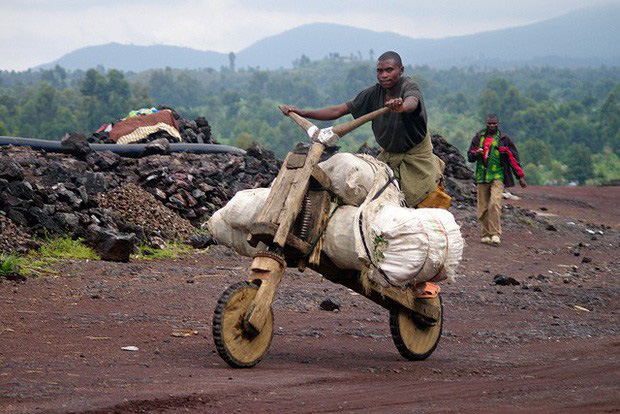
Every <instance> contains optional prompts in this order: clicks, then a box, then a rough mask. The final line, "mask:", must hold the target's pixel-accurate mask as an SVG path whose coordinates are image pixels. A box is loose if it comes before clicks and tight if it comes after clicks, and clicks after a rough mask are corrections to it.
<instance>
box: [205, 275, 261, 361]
mask: <svg viewBox="0 0 620 414" xmlns="http://www.w3.org/2000/svg"><path fill="white" fill-rule="evenodd" d="M256 292H258V286H257V285H255V284H253V283H250V282H239V283H235V284H234V285H232V286H230V287H229V288H228V289H226V290H225V291H224V293H222V296H221V297H220V299H219V300H218V301H217V306H216V307H215V312H214V313H213V340H214V342H215V347H216V349H217V352H218V353H219V354H220V356H221V357H222V359H223V360H224V361H226V363H227V364H228V365H230V366H231V367H233V368H251V367H253V366H254V365H256V364H258V363H259V362H260V360H261V359H262V358H263V356H265V354H266V353H267V350H268V349H269V345H271V338H272V337H273V312H271V309H270V310H269V317H267V321H266V323H265V326H264V327H263V329H262V330H261V331H260V332H259V333H256V332H255V331H253V330H251V329H248V328H247V323H246V322H245V321H244V316H245V313H246V311H247V310H248V307H249V306H250V304H251V303H252V301H253V300H254V297H255V296H256Z"/></svg>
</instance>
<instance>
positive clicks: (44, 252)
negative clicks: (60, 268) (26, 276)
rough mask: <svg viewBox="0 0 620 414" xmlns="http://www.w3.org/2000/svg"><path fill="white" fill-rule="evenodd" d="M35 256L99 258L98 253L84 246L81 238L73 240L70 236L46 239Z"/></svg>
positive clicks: (47, 257)
mask: <svg viewBox="0 0 620 414" xmlns="http://www.w3.org/2000/svg"><path fill="white" fill-rule="evenodd" d="M36 256H39V257H41V258H44V259H94V260H99V255H97V253H95V252H94V251H93V250H92V249H91V248H90V247H88V246H86V245H85V244H84V240H83V239H77V240H73V239H71V238H70V237H59V238H57V239H49V240H46V241H45V243H44V244H43V245H42V246H41V247H40V248H39V250H38V251H37V252H36Z"/></svg>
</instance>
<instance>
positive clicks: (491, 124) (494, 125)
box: [487, 118, 499, 132]
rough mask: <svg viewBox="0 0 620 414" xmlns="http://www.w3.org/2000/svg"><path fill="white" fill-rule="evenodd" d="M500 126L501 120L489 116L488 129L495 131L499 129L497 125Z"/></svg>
mask: <svg viewBox="0 0 620 414" xmlns="http://www.w3.org/2000/svg"><path fill="white" fill-rule="evenodd" d="M498 126H499V122H498V121H497V119H496V118H488V119H487V131H489V132H495V131H497V127H498Z"/></svg>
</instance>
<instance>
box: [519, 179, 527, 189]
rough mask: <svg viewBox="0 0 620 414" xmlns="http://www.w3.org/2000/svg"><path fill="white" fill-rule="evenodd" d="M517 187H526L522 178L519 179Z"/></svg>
mask: <svg viewBox="0 0 620 414" xmlns="http://www.w3.org/2000/svg"><path fill="white" fill-rule="evenodd" d="M519 185H520V186H521V187H523V188H525V187H527V183H526V182H525V178H524V177H521V178H519Z"/></svg>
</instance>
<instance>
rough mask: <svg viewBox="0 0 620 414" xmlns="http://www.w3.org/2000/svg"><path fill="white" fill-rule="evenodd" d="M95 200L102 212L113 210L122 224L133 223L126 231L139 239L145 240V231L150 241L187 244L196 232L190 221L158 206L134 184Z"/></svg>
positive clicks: (160, 204)
mask: <svg viewBox="0 0 620 414" xmlns="http://www.w3.org/2000/svg"><path fill="white" fill-rule="evenodd" d="M95 199H96V201H97V204H98V205H99V206H100V207H101V208H105V209H109V210H111V211H112V212H113V213H114V214H115V215H116V216H117V217H119V218H120V221H122V222H124V223H131V224H132V225H133V226H132V227H134V228H128V229H127V231H131V232H132V233H137V234H136V236H137V237H138V238H144V237H145V235H144V234H142V233H141V231H146V232H147V234H149V237H150V238H151V239H153V238H155V237H158V238H160V239H161V240H162V241H163V240H169V239H181V240H184V239H187V238H188V237H189V236H191V235H192V234H193V233H194V231H195V228H194V226H192V225H191V223H190V222H189V221H187V220H185V219H183V218H181V217H179V215H178V214H176V213H175V212H174V211H172V210H171V209H169V208H168V207H166V206H164V205H163V204H162V203H161V202H158V201H157V200H156V199H155V196H153V195H152V194H150V193H148V192H147V191H146V190H143V189H142V188H141V187H138V186H137V185H136V184H133V183H127V184H125V185H123V186H120V187H117V188H115V189H114V190H112V191H110V192H108V193H99V194H97V196H96V198H95ZM132 230H133V231H132Z"/></svg>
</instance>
